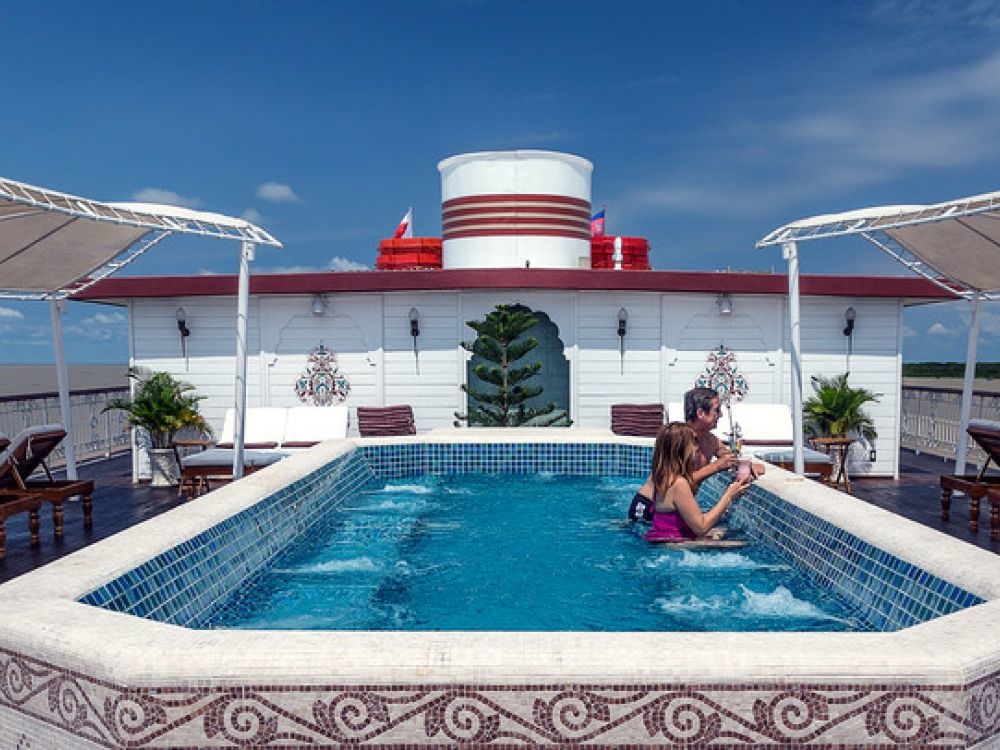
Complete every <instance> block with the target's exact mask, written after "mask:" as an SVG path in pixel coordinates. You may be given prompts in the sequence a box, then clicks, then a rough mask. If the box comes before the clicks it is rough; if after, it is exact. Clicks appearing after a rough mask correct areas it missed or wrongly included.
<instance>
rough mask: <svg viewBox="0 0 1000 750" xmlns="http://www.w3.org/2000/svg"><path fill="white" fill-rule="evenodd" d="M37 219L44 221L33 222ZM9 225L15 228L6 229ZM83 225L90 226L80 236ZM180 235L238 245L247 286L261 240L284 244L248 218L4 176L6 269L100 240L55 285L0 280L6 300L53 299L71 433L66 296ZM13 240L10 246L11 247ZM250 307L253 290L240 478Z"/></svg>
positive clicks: (0, 232) (0, 184) (239, 409)
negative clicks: (112, 198) (90, 194)
mask: <svg viewBox="0 0 1000 750" xmlns="http://www.w3.org/2000/svg"><path fill="white" fill-rule="evenodd" d="M53 213H55V214H62V215H64V216H65V217H66V220H65V221H60V222H53V221H52V214H53ZM32 219H36V220H37V221H35V222H34V223H32ZM15 225H16V227H17V232H18V234H17V235H16V239H15V238H14V236H13V232H14V229H13V228H14V227H15ZM103 226H106V227H108V229H107V230H106V231H105V234H103V235H102V234H101V229H100V227H103ZM121 227H132V228H134V229H135V232H132V233H128V232H122V231H121V229H120V228H121ZM5 229H6V230H8V231H7V232H6V233H5ZM79 229H84V231H82V232H79V233H77V232H76V230H79ZM5 234H6V235H7V236H5ZM174 234H187V235H196V236H201V237H213V238H216V239H222V240H231V241H233V240H235V241H237V242H239V243H240V245H239V246H240V270H239V274H240V277H239V278H240V281H239V283H240V288H241V289H248V288H249V274H250V267H249V263H250V261H251V260H253V257H254V248H255V247H256V245H270V246H272V247H277V248H280V247H281V243H280V242H279V241H278V240H277V239H275V238H274V237H273V236H271V235H270V234H269V233H268V232H266V231H265V230H263V229H261V228H260V227H258V226H255V225H254V224H251V223H250V222H248V221H246V220H244V219H236V218H233V217H229V216H224V215H223V214H215V213H208V212H204V211H194V210H191V209H187V208H181V207H177V206H164V205H159V204H151V203H104V202H101V201H96V200H92V199H90V198H83V197H80V196H76V195H70V194H68V193H61V192H57V191H55V190H50V189H48V188H41V187H36V186H34V185H28V184H26V183H23V182H18V181H16V180H11V179H7V178H5V177H0V268H2V267H3V264H4V263H6V262H8V261H10V262H12V263H17V262H24V261H25V260H28V259H30V256H31V254H32V252H33V250H34V251H35V252H36V253H38V251H40V250H41V249H42V246H43V245H46V244H47V243H48V247H47V248H46V252H47V253H48V254H49V257H51V256H52V255H53V254H57V255H58V254H60V253H63V254H65V253H67V252H68V253H72V250H73V247H77V246H81V245H82V246H85V245H86V244H87V241H88V239H90V241H91V242H92V244H93V245H94V247H92V248H90V249H91V250H92V251H93V255H92V256H90V257H89V259H82V258H74V260H76V261H77V263H76V268H70V269H69V270H68V271H67V272H66V273H65V274H64V276H63V278H62V279H61V280H60V281H59V282H57V283H55V284H48V285H46V284H40V283H39V284H36V283H32V284H30V285H27V284H25V283H24V282H22V283H21V284H20V285H19V284H17V283H13V284H10V286H7V287H4V286H3V285H4V283H8V284H9V283H10V282H9V280H8V281H0V299H17V300H48V301H49V304H50V311H51V318H52V335H53V343H54V346H55V356H56V375H57V379H58V384H59V404H60V412H61V419H62V422H63V425H64V427H65V429H66V432H67V433H69V434H70V435H73V424H72V413H71V410H70V407H69V380H68V377H67V368H66V358H65V355H64V352H63V341H62V325H61V323H60V320H59V315H60V313H61V309H62V301H63V300H65V299H66V298H67V297H71V296H72V295H73V294H76V293H78V292H80V291H82V290H84V289H86V288H87V287H89V286H91V285H93V284H96V283H97V282H98V281H100V280H101V279H105V278H107V277H108V276H111V275H112V274H114V273H116V272H117V271H120V270H121V269H122V268H124V267H125V266H127V265H128V264H130V263H132V262H133V261H135V260H136V259H137V258H139V257H140V256H142V255H143V254H145V253H146V252H147V251H149V250H150V249H151V248H153V247H155V246H156V245H158V244H159V243H160V242H162V241H163V240H165V239H166V238H167V237H170V236H172V235H174ZM98 239H99V240H100V243H99V242H98ZM5 240H6V242H5ZM8 243H9V244H10V245H11V247H5V244H8ZM67 247H68V248H69V249H68V250H67V249H66V248H67ZM28 265H29V266H30V264H28ZM15 267H16V266H15ZM18 271H19V272H20V273H21V275H22V277H23V276H24V275H25V273H24V266H22V267H21V268H20V269H18ZM39 287H44V288H39ZM248 308H249V298H248V295H247V294H241V295H239V298H238V300H237V312H236V320H237V325H236V328H237V331H236V338H237V347H236V350H237V357H236V359H237V362H236V372H235V410H236V420H235V434H234V442H235V444H236V446H237V449H236V450H235V451H234V452H233V477H234V478H237V479H238V478H239V477H241V476H243V442H244V440H243V438H244V434H245V414H246V345H245V344H246V341H245V339H246V320H247V315H248ZM66 473H67V476H68V477H69V478H71V479H75V478H76V476H77V471H76V452H75V449H74V446H73V441H72V439H70V440H68V441H67V443H66Z"/></svg>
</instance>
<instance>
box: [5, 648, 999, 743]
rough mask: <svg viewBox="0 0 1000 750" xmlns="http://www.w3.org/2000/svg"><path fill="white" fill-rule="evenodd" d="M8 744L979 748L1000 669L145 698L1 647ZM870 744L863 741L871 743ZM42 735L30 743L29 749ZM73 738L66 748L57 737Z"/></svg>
mask: <svg viewBox="0 0 1000 750" xmlns="http://www.w3.org/2000/svg"><path fill="white" fill-rule="evenodd" d="M0 674H2V675H3V679H2V681H0V719H4V715H5V713H8V714H9V716H8V717H7V719H6V720H3V721H0V745H3V746H5V747H33V745H31V744H30V738H31V736H40V735H39V733H38V732H37V731H35V732H34V733H32V730H31V728H30V727H28V726H27V724H25V723H24V719H25V718H30V719H31V720H33V721H36V722H41V723H42V724H43V725H44V733H47V734H49V735H50V736H55V737H56V738H59V737H60V736H61V738H63V739H64V740H65V739H66V738H73V740H74V741H73V746H74V747H82V746H84V743H86V745H87V746H91V747H107V748H116V747H130V748H157V747H282V748H300V747H314V748H315V747H339V746H342V745H350V746H377V747H383V748H385V747H404V746H406V747H413V746H414V745H418V744H419V745H421V746H424V747H454V746H455V744H458V743H461V744H464V745H482V746H489V747H497V748H500V747H507V746H517V747H524V746H525V745H531V746H534V747H546V746H548V747H555V746H564V745H566V744H567V743H569V744H574V745H575V744H582V743H600V744H601V745H602V746H609V745H614V746H619V747H629V746H643V745H656V746H660V747H685V748H691V747H792V746H793V747H810V746H819V747H831V746H835V747H838V748H844V749H846V748H855V747H856V748H869V747H875V746H878V747H884V746H887V745H900V746H906V747H949V748H966V747H973V746H976V745H981V744H982V743H984V742H987V741H988V740H990V738H993V737H995V736H996V735H997V734H998V733H1000V702H998V700H997V697H998V694H1000V671H998V672H996V673H994V674H992V675H990V676H989V677H987V678H984V679H980V680H977V681H975V682H974V683H971V684H968V685H949V684H929V683H928V684H923V683H907V684H898V683H895V684H894V683H882V684H872V683H867V684H862V683H858V684H842V685H836V684H831V683H822V682H819V683H817V682H795V681H784V680H775V681H766V682H764V681H762V682H757V683H750V684H731V685H725V684H699V683H689V682H685V683H642V682H636V683H635V684H627V685H602V684H599V683H566V684H525V685H496V684H489V683H469V684H436V683H416V684H414V683H407V684H402V685H392V684H389V685H378V686H375V685H365V684H349V683H346V684H345V683H332V682H331V683H329V684H323V685H307V686H296V687H289V686H287V685H281V686H277V685H268V684H246V685H241V686H239V687H227V686H190V685H176V684H175V685H161V686H157V687H154V688H142V689H130V688H127V687H124V686H122V685H118V684H114V683H111V682H108V681H104V680H100V679H95V678H93V677H90V676H88V675H85V674H82V673H79V672H72V671H68V670H63V669H59V668H58V667H55V666H53V665H52V664H49V663H46V662H41V661H39V660H36V659H33V658H31V657H29V656H26V655H23V654H15V653H11V652H9V651H6V650H3V649H0ZM859 738H860V739H859ZM25 741H27V742H28V743H29V744H24V742H25ZM54 741H55V742H58V741H60V740H59V739H56V740H54Z"/></svg>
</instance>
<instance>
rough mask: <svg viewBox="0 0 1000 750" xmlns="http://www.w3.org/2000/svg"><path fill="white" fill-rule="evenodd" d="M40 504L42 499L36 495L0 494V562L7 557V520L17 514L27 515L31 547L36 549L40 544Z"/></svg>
mask: <svg viewBox="0 0 1000 750" xmlns="http://www.w3.org/2000/svg"><path fill="white" fill-rule="evenodd" d="M42 502H43V500H42V498H41V497H39V496H38V495H23V494H20V493H13V494H12V493H6V492H0V560H3V559H4V558H5V557H7V519H8V518H10V517H11V516H15V515H17V514H18V513H25V512H27V513H28V531H29V533H30V534H31V546H32V547H37V546H38V545H39V544H40V543H41V539H40V536H39V530H40V529H41V526H42V523H41V519H40V518H39V509H40V508H41V506H42Z"/></svg>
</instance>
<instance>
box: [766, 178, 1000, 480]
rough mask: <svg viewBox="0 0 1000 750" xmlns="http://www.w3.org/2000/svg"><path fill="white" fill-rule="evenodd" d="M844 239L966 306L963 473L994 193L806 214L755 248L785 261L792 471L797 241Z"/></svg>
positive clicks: (798, 438) (997, 238)
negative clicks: (854, 238) (864, 243)
mask: <svg viewBox="0 0 1000 750" xmlns="http://www.w3.org/2000/svg"><path fill="white" fill-rule="evenodd" d="M848 235H860V236H861V237H863V238H864V239H866V240H868V241H869V242H871V243H872V244H873V245H875V246H876V247H878V248H879V249H880V250H883V251H884V252H886V253H888V254H889V255H891V256H892V257H894V258H895V259H896V260H898V261H900V262H901V263H903V264H904V265H905V266H906V267H907V268H910V269H911V270H913V271H915V272H916V273H919V274H920V275H921V276H924V277H925V278H927V279H929V280H931V281H933V282H934V283H935V284H938V285H939V286H942V287H944V288H945V289H948V290H949V291H951V292H953V293H955V294H956V295H959V296H961V297H965V298H966V299H968V300H969V301H970V302H971V305H972V323H971V325H970V327H969V342H968V348H967V353H966V361H965V383H964V387H963V390H962V408H961V418H960V425H959V437H958V445H957V459H956V462H955V471H956V473H958V474H961V473H963V472H964V471H965V453H966V448H967V445H968V443H967V440H968V438H967V436H966V428H967V427H968V425H969V414H970V410H971V406H972V382H973V378H974V375H975V368H976V345H977V340H978V337H979V305H980V301H981V300H982V299H996V298H998V296H1000V191H997V192H993V193H985V194H983V195H973V196H970V197H968V198H959V199H957V200H952V201H948V202H946V203H936V204H934V205H930V206H881V207H874V208H863V209H859V210H856V211H847V212H845V213H840V214H826V215H822V216H814V217H812V218H810V219H801V220H799V221H793V222H791V223H790V224H785V225H784V226H782V227H779V228H778V229H775V230H774V231H773V232H771V233H769V234H768V235H766V236H765V237H764V238H763V239H761V240H760V241H759V242H758V243H757V247H759V248H762V247H768V246H773V245H781V247H782V251H783V253H784V257H785V259H786V260H787V261H788V276H789V280H788V285H789V306H788V308H789V318H790V322H791V329H790V330H791V332H792V345H791V350H792V352H791V353H792V370H793V372H792V408H793V411H794V412H795V413H796V427H795V433H794V445H795V470H796V471H797V472H799V473H801V472H802V469H803V464H802V447H803V446H802V442H803V441H802V369H801V352H800V350H799V338H798V337H799V307H798V249H797V243H799V242H803V241H806V240H818V239H826V238H830V237H843V236H848Z"/></svg>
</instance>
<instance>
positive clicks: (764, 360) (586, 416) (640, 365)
mask: <svg viewBox="0 0 1000 750" xmlns="http://www.w3.org/2000/svg"><path fill="white" fill-rule="evenodd" d="M327 296H328V301H329V307H328V308H327V310H326V312H325V314H324V315H322V316H316V315H313V314H312V298H311V296H310V295H287V296H279V295H270V296H266V297H261V296H253V297H251V301H250V319H249V321H248V347H247V348H248V351H249V352H250V353H251V354H250V358H249V362H248V367H247V373H248V383H247V399H248V404H249V405H250V406H288V405H292V404H294V403H297V399H296V395H295V392H294V385H295V381H296V379H297V378H298V377H299V375H300V374H302V373H303V371H304V370H305V367H306V364H307V363H306V355H307V353H308V352H309V351H310V350H312V349H314V348H315V347H316V346H318V345H319V344H320V343H322V344H324V345H325V346H326V347H327V348H328V349H330V350H332V351H333V352H334V353H335V354H336V357H337V363H338V365H339V367H340V370H341V371H342V372H343V373H344V374H345V375H346V376H347V377H348V378H349V379H350V382H351V392H350V395H349V397H348V399H347V402H346V403H347V404H348V405H349V406H351V407H356V406H359V405H382V404H410V405H411V406H412V407H413V409H414V415H415V417H416V422H417V427H418V430H420V431H426V430H430V429H434V428H438V427H448V426H451V425H452V423H453V421H454V414H455V412H456V411H457V412H464V411H465V394H464V393H463V392H462V391H461V390H460V388H459V384H460V383H462V382H464V379H465V368H466V363H467V361H468V358H469V356H470V355H469V353H468V352H466V351H465V350H464V349H462V348H460V347H459V346H458V344H457V342H458V341H462V340H471V339H472V338H473V336H474V332H473V331H472V329H471V328H469V327H468V326H467V325H466V321H468V320H473V319H481V318H482V317H483V316H484V315H486V314H487V313H488V312H490V311H491V310H492V309H493V308H494V307H495V306H496V305H497V304H499V303H509V304H516V303H520V304H524V305H526V306H527V307H529V308H531V309H532V310H537V311H540V312H544V313H546V314H547V315H548V316H549V318H550V319H551V320H552V322H553V323H555V325H556V326H557V327H558V329H559V335H560V338H561V339H562V341H563V344H564V346H565V354H566V358H567V360H568V362H569V372H570V411H571V417H572V418H573V420H574V424H575V425H576V426H579V427H597V428H607V427H608V426H609V425H610V406H611V404H613V403H619V402H626V403H663V404H668V403H670V402H672V401H679V400H681V397H682V395H683V393H684V392H685V391H686V390H688V389H689V388H691V387H692V386H693V385H694V382H695V380H696V379H697V377H698V376H699V375H700V374H701V373H702V372H704V370H705V368H706V364H707V357H708V354H709V352H710V351H711V350H712V349H713V348H715V347H718V346H719V345H720V344H722V345H725V346H727V347H729V348H730V349H732V350H733V351H734V352H735V353H736V357H737V363H738V366H739V368H740V370H741V371H742V372H743V373H744V375H745V376H746V378H747V380H748V382H749V386H750V387H749V391H748V393H747V397H746V401H747V402H748V403H774V402H784V403H788V402H789V401H790V399H791V396H790V393H791V390H790V375H791V362H790V359H789V357H788V355H787V354H786V352H787V349H788V330H787V328H788V323H787V304H786V301H785V298H784V297H783V296H779V295H773V296H765V295H742V296H741V295H734V296H733V312H732V314H731V315H729V316H722V315H720V314H719V310H718V306H717V304H716V295H715V294H705V293H691V294H676V293H674V294H660V293H653V292H651V293H642V292H630V293H623V292H615V291H608V292H600V291H574V290H568V291H561V290H554V291H548V290H537V291H536V290H511V291H505V290H497V291H493V290H483V291H479V290H466V291H451V290H446V291H440V292H433V291H428V292H385V293H371V294H361V293H344V294H329V295H327ZM179 306H183V307H184V309H185V311H186V314H187V325H188V328H190V329H191V336H190V337H188V339H187V341H186V342H185V343H186V345H187V352H188V357H187V358H186V359H185V358H184V357H182V356H181V348H180V336H179V334H178V331H177V323H176V311H177V308H178V307H179ZM848 306H853V307H854V308H855V310H856V311H857V324H856V329H855V333H854V337H853V345H854V352H853V356H852V357H851V362H850V370H851V383H852V384H853V385H855V386H863V387H866V388H870V389H872V390H874V391H876V392H879V393H881V394H883V396H882V398H881V401H880V403H879V404H877V405H872V406H871V409H870V411H871V414H872V416H873V417H874V418H875V421H876V428H877V430H878V433H879V438H878V441H877V443H876V448H877V456H878V460H877V461H876V462H875V463H874V464H873V465H870V464H868V463H867V461H861V460H860V459H862V458H866V454H863V452H862V451H860V450H857V451H856V453H855V455H854V457H855V459H857V460H858V465H857V466H856V467H855V471H856V472H857V473H877V474H890V475H891V474H895V473H896V471H897V465H896V464H897V450H896V448H897V445H898V422H899V385H900V369H901V359H900V351H899V348H900V330H901V329H900V327H901V305H900V301H899V300H895V299H890V300H878V299H874V300H873V299H867V298H861V299H852V298H839V297H836V298H835V297H805V298H803V304H802V344H803V367H804V376H805V395H806V397H808V395H809V394H810V393H811V389H810V388H809V377H810V376H811V375H813V374H823V375H834V374H838V373H842V372H844V371H846V369H847V364H848V363H847V349H846V346H847V340H846V338H845V337H844V336H843V334H842V333H841V330H842V329H843V327H844V322H843V318H844V311H845V310H846V308H847V307H848ZM622 307H624V308H625V309H626V310H627V311H628V315H629V318H628V330H627V333H626V336H625V339H624V342H623V343H624V357H622V355H621V350H620V348H619V347H620V344H621V343H622V341H621V340H620V339H619V337H618V335H617V328H618V310H619V309H620V308H622ZM235 308H236V303H235V298H222V297H181V298H175V299H135V300H132V301H131V313H132V315H131V335H132V352H133V364H135V365H139V366H143V367H148V368H150V369H165V370H169V371H171V372H173V373H175V374H176V375H177V376H179V377H181V378H182V379H184V380H186V381H188V382H190V383H192V384H193V385H194V386H195V387H196V388H197V390H198V392H199V393H200V394H202V395H204V396H206V397H207V398H206V400H205V401H204V402H203V409H202V410H203V413H204V414H205V416H206V417H207V418H208V420H209V421H210V422H211V423H212V424H213V425H214V426H215V427H216V428H221V426H222V420H223V417H224V414H225V411H226V409H227V408H228V407H229V406H230V405H231V404H232V400H233V393H234V374H235V365H234V363H233V359H232V358H233V354H234V352H235V340H236V334H235ZM411 308H415V309H416V310H417V311H418V313H419V316H420V335H419V337H418V338H417V340H416V345H417V352H416V356H415V355H414V350H413V344H414V340H413V338H412V337H411V336H410V323H409V312H410V309H411ZM355 421H356V420H355V419H354V418H353V414H352V420H351V422H352V427H351V434H356V432H355V429H356V428H355V426H354V422H355Z"/></svg>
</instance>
